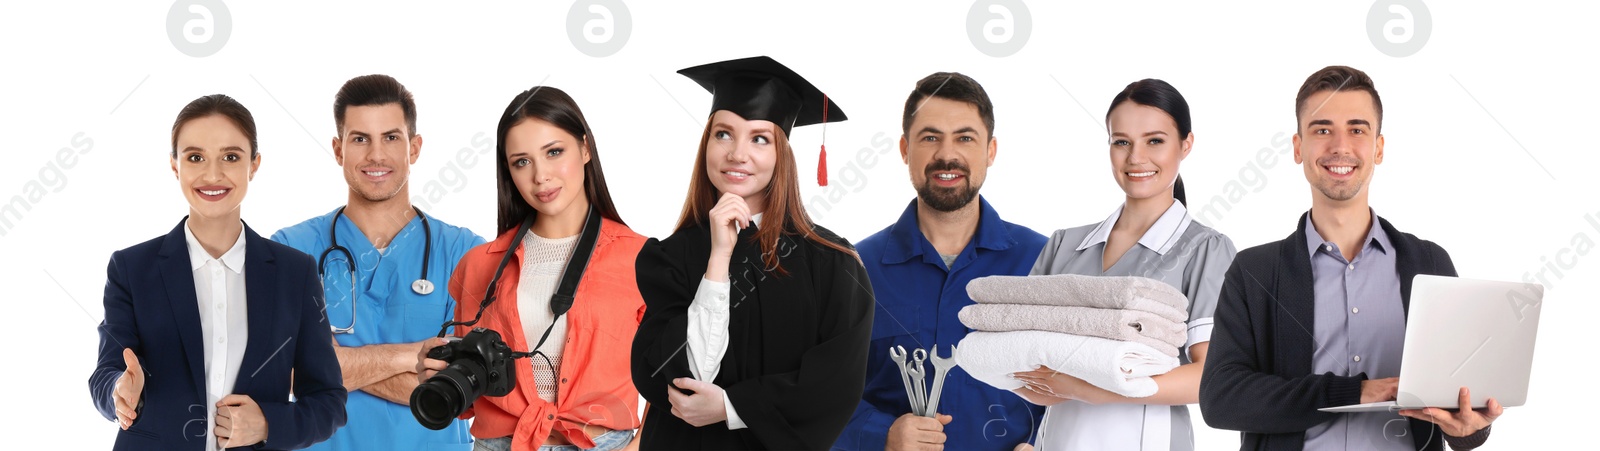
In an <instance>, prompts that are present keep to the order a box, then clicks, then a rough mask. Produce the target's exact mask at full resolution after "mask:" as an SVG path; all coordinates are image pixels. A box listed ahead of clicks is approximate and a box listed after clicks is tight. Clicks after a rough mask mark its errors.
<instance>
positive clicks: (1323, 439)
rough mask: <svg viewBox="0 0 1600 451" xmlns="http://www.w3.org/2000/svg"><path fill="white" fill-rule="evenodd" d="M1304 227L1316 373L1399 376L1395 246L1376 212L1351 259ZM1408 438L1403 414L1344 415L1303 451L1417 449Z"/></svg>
mask: <svg viewBox="0 0 1600 451" xmlns="http://www.w3.org/2000/svg"><path fill="white" fill-rule="evenodd" d="M1369 210H1370V209H1369ZM1305 227H1306V242H1305V246H1306V250H1307V253H1308V254H1310V255H1311V280H1312V283H1313V285H1314V286H1315V291H1314V293H1315V296H1316V310H1315V312H1316V313H1315V314H1314V315H1313V316H1312V318H1313V328H1312V330H1313V333H1312V336H1313V337H1315V338H1316V339H1317V347H1316V349H1315V350H1313V351H1312V359H1311V372H1312V373H1314V374H1325V373H1333V374H1335V375H1338V376H1355V375H1357V374H1366V375H1367V379H1368V380H1371V379H1382V378H1386V377H1399V376H1400V353H1401V350H1402V347H1403V346H1404V344H1405V331H1406V310H1405V302H1404V301H1403V300H1401V297H1400V277H1398V276H1396V274H1397V273H1396V272H1395V255H1394V244H1392V243H1390V242H1389V234H1387V233H1384V232H1383V227H1380V226H1379V225H1378V215H1377V214H1376V213H1373V214H1372V228H1371V229H1369V230H1368V231H1367V238H1366V239H1364V240H1362V241H1361V244H1360V246H1361V249H1360V250H1358V251H1357V253H1356V258H1355V259H1354V260H1345V258H1344V253H1343V252H1342V251H1341V250H1340V249H1339V245H1338V244H1335V243H1333V242H1331V241H1328V240H1327V239H1324V238H1323V237H1322V234H1320V233H1317V228H1316V226H1315V225H1314V224H1312V223H1311V216H1309V215H1308V216H1306V225H1305ZM1410 434H1411V425H1410V423H1407V422H1406V419H1405V417H1401V416H1400V414H1398V413H1394V412H1364V413H1342V414H1339V416H1338V417H1337V419H1335V420H1332V421H1329V422H1326V423H1322V424H1319V425H1316V426H1313V427H1311V429H1308V430H1306V446H1305V449H1306V451H1322V450H1347V449H1362V450H1390V451H1409V450H1414V449H1416V445H1415V444H1414V443H1413V442H1412V440H1413V438H1412V437H1408V435H1410Z"/></svg>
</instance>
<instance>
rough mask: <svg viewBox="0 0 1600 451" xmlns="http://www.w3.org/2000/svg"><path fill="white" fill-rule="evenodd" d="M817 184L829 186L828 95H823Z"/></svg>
mask: <svg viewBox="0 0 1600 451" xmlns="http://www.w3.org/2000/svg"><path fill="white" fill-rule="evenodd" d="M817 186H828V95H827V94H823V95H822V151H821V152H818V153H817Z"/></svg>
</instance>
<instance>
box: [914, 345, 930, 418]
mask: <svg viewBox="0 0 1600 451" xmlns="http://www.w3.org/2000/svg"><path fill="white" fill-rule="evenodd" d="M927 357H928V351H925V350H923V349H921V348H918V349H916V350H915V351H912V352H911V359H912V364H911V377H913V378H915V379H916V380H915V381H914V384H915V385H912V386H911V388H912V389H914V390H915V391H916V392H917V404H916V406H915V408H913V409H912V410H911V413H913V414H915V415H917V416H926V415H927V413H928V378H927V374H928V372H927V370H924V369H923V367H922V362H923V360H925V359H926V358H927Z"/></svg>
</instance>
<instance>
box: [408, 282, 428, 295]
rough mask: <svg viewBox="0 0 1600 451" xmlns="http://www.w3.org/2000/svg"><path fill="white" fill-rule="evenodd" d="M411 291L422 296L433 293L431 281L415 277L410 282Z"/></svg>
mask: <svg viewBox="0 0 1600 451" xmlns="http://www.w3.org/2000/svg"><path fill="white" fill-rule="evenodd" d="M411 291H414V292H416V293H417V294H420V295H423V296H427V295H430V294H433V282H429V281H428V279H417V280H416V281H415V282H411Z"/></svg>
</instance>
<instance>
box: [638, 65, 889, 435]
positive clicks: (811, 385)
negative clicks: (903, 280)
mask: <svg viewBox="0 0 1600 451" xmlns="http://www.w3.org/2000/svg"><path fill="white" fill-rule="evenodd" d="M679 73H680V74H683V75H685V76H688V77H689V78H690V79H693V80H694V81H696V82H698V83H699V84H700V85H701V86H703V87H705V88H706V89H707V90H709V91H711V92H712V93H713V94H714V96H713V99H712V108H711V109H712V113H711V116H710V120H709V122H708V123H707V125H706V128H705V131H704V132H703V133H702V135H701V139H700V149H699V152H698V153H697V155H696V157H695V162H694V167H693V174H694V175H693V178H691V179H690V181H689V194H688V198H687V199H686V200H685V201H684V205H683V212H682V215H681V216H680V217H679V219H678V226H677V229H676V231H675V232H674V233H673V234H672V236H670V237H667V238H666V239H664V240H659V241H657V240H655V239H652V240H650V241H649V242H647V243H646V244H645V245H644V249H643V250H641V251H640V253H639V261H638V263H637V265H636V267H637V270H638V280H639V291H640V294H642V295H643V296H644V301H645V304H646V305H647V306H648V308H647V309H646V311H645V317H644V322H643V323H642V324H640V325H639V332H638V334H637V335H636V336H635V337H634V341H633V383H634V385H635V386H636V387H638V389H639V392H640V393H641V394H642V395H644V397H645V399H646V400H648V401H649V402H650V407H649V408H648V409H647V411H646V414H645V424H646V425H647V426H646V427H645V428H644V432H643V440H642V442H641V449H646V450H649V449H703V450H754V449H785V450H790V449H827V448H828V447H829V446H830V445H831V444H832V443H833V442H834V440H835V439H836V438H837V437H838V436H839V433H840V432H841V431H842V430H843V428H844V426H845V423H847V422H848V421H849V420H850V415H851V413H852V412H853V411H854V410H855V407H856V405H857V404H858V403H859V402H860V399H861V390H862V386H863V384H864V381H865V377H866V372H865V370H866V368H865V365H866V355H867V344H868V340H869V338H870V333H871V327H872V302H873V301H872V289H871V287H870V285H869V284H868V282H867V276H866V272H865V269H863V268H862V266H861V263H860V261H859V260H857V257H856V255H855V252H854V249H853V248H852V247H851V246H850V243H849V242H847V241H845V240H844V239H842V238H839V237H838V236H836V235H834V234H833V233H832V232H829V231H828V230H827V229H824V228H822V227H821V226H819V225H817V224H813V223H812V222H811V220H810V219H809V218H808V217H807V216H806V212H805V210H804V209H803V208H802V207H801V204H800V196H799V194H800V191H799V188H800V187H799V182H798V181H797V178H798V175H797V174H798V171H797V170H796V164H795V158H794V152H793V150H792V149H791V148H790V146H789V139H788V138H789V131H790V130H791V129H792V128H793V127H796V126H804V125H810V124H817V123H825V122H837V121H842V120H844V119H845V116H844V113H843V112H842V111H840V110H839V107H838V106H837V105H834V104H833V103H832V102H831V101H829V100H828V99H827V97H826V96H824V95H823V94H822V92H821V91H819V90H818V89H817V88H816V87H814V86H812V85H811V83H809V82H807V81H806V80H805V79H804V78H801V77H800V76H799V75H798V74H796V73H794V72H793V71H791V70H789V69H788V68H786V67H784V66H783V65H781V64H778V62H777V61H774V60H772V59H771V58H767V57H754V58H745V59H739V60H732V61H724V62H719V63H712V64H707V65H703V66H698V67H692V68H688V69H684V70H682V71H679Z"/></svg>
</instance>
